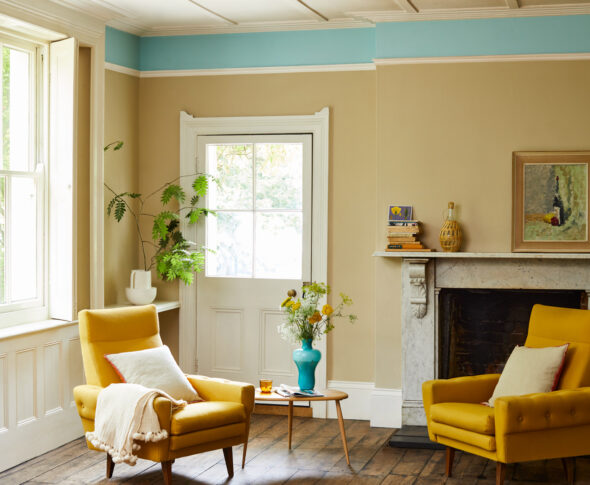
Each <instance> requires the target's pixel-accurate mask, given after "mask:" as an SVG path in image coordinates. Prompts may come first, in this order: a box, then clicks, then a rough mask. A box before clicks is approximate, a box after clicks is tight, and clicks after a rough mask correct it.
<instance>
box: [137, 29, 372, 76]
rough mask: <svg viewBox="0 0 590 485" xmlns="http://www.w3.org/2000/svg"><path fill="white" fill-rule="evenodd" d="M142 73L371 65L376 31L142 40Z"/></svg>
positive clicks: (150, 38) (290, 32)
mask: <svg viewBox="0 0 590 485" xmlns="http://www.w3.org/2000/svg"><path fill="white" fill-rule="evenodd" d="M140 46H141V48H140V62H139V65H140V69H141V70H142V71H152V70H153V71H155V70H165V69H219V68H231V67H267V66H302V65H321V64H355V63H364V62H371V61H372V59H373V56H374V53H375V29H373V28H362V29H331V30H298V31H283V32H255V33H244V34H212V35H187V36H171V37H142V38H141V40H140Z"/></svg>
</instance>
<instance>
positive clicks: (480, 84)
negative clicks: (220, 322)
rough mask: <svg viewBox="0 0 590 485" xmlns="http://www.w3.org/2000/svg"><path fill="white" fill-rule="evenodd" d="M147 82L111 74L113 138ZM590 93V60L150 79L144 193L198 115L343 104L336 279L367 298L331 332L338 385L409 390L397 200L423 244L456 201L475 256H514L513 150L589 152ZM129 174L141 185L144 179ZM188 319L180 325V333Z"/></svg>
mask: <svg viewBox="0 0 590 485" xmlns="http://www.w3.org/2000/svg"><path fill="white" fill-rule="evenodd" d="M136 83H137V80H134V79H132V78H129V77H126V76H123V75H120V74H115V73H110V72H107V118H106V119H107V124H106V126H105V129H106V131H107V135H108V134H109V133H112V136H113V137H116V138H122V137H125V136H127V135H123V134H122V133H121V131H122V129H119V130H118V131H115V132H114V133H113V132H112V131H110V130H112V128H113V127H112V126H110V124H111V123H122V120H121V116H120V113H121V112H123V113H124V116H123V119H124V120H126V121H125V123H126V125H124V126H127V129H128V130H129V132H130V133H132V132H133V129H132V127H133V126H135V125H134V123H136V121H135V119H134V118H133V116H132V104H133V103H134V102H135V101H133V100H135V99H136V98H135V96H136V92H137V91H136V90H137V84H136ZM588 86H590V63H589V62H585V61H577V62H563V61H560V62H522V63H485V64H484V63H474V64H438V65H405V66H389V67H380V68H378V69H377V72H343V73H310V74H288V75H287V74H285V75H283V74H281V75H256V76H219V77H186V78H146V79H142V80H140V81H139V93H140V94H139V103H138V109H139V141H140V147H139V160H141V163H140V164H139V171H138V181H139V185H138V188H139V189H140V191H145V190H147V189H151V188H154V186H157V184H159V183H162V182H163V181H166V180H171V179H173V178H174V177H175V176H176V175H177V174H178V145H179V134H178V124H179V122H178V113H179V111H180V110H186V111H188V112H190V113H191V114H193V115H196V116H241V115H283V114H309V113H314V112H316V111H318V110H319V109H321V108H323V107H324V106H329V107H330V110H331V126H330V133H331V138H330V145H331V153H330V188H329V190H330V194H329V196H330V197H329V201H330V214H329V225H330V227H329V251H330V256H329V282H330V283H331V284H332V286H333V287H334V289H335V290H337V291H341V290H342V291H345V292H347V293H349V294H350V295H351V296H352V297H353V299H354V300H355V306H354V310H355V312H356V313H358V315H359V321H358V323H357V324H355V325H354V326H353V327H349V326H347V325H345V324H343V325H341V326H340V327H339V328H337V329H336V331H335V332H334V333H333V334H331V335H330V338H329V340H328V344H329V347H328V349H329V359H328V377H329V379H333V380H348V381H375V383H376V385H377V387H389V388H400V387H401V320H400V291H401V284H400V264H399V261H396V260H385V259H384V258H373V257H372V256H371V254H372V252H373V251H374V250H375V249H382V248H383V247H384V245H385V234H384V233H385V218H386V210H387V206H388V205H389V204H390V203H407V204H410V205H412V206H414V210H415V215H416V217H417V218H418V219H420V220H421V221H423V223H424V237H423V240H424V241H425V243H426V244H427V245H428V246H429V247H433V248H437V249H438V247H439V246H438V242H437V241H438V231H439V229H440V226H441V224H442V214H443V209H444V208H445V207H446V204H447V202H448V201H450V200H454V201H455V203H456V206H457V207H458V215H459V219H460V221H461V223H462V225H463V228H464V234H465V244H464V247H463V249H464V250H467V251H510V226H511V153H512V151H514V150H583V149H589V148H590V147H589V144H590V141H589V138H588V127H589V126H590V90H589V89H588ZM114 100H117V101H116V102H114ZM112 103H114V104H112ZM109 107H110V108H109ZM115 108H116V109H115ZM125 133H127V132H125ZM129 138H130V139H133V136H129ZM106 139H107V140H108V139H109V137H108V136H107V137H106ZM108 163H109V162H107V167H108ZM107 173H108V172H107ZM126 176H128V177H130V178H129V180H132V179H133V175H132V172H130V173H127V175H126ZM106 237H107V236H106V234H105V238H106ZM111 238H112V236H111ZM120 247H124V248H126V249H125V253H124V254H125V256H124V255H123V253H121V255H120V256H119V255H118V254H117V255H111V256H110V257H111V258H115V257H116V258H117V260H118V264H122V262H123V261H126V260H128V259H129V258H132V257H133V256H132V254H133V248H130V247H129V246H125V245H124V244H123V242H121V241H117V240H115V239H112V240H106V252H107V254H106V256H107V258H109V252H112V251H115V252H117V253H118V251H119V250H118V249H117V248H120ZM135 254H136V253H135ZM126 277H127V269H125V271H119V267H118V266H117V265H116V264H114V263H113V262H112V259H111V266H110V267H108V268H106V278H107V281H110V282H111V283H113V284H116V285H119V287H121V288H122V287H124V286H125V284H126ZM117 278H118V279H119V281H116V280H117ZM121 278H123V279H122V283H121V280H120V279H121ZM158 284H159V286H160V290H159V291H160V294H159V295H160V296H159V297H160V298H169V299H175V298H176V295H177V287H176V285H162V284H160V283H158ZM107 287H108V283H107ZM107 293H108V288H107ZM175 318H176V317H174V318H169V319H168V321H167V323H166V325H169V326H170V329H168V330H167V332H169V333H170V335H172V336H173V335H176V332H177V328H175V326H174V325H175V322H172V321H170V320H174V319H175Z"/></svg>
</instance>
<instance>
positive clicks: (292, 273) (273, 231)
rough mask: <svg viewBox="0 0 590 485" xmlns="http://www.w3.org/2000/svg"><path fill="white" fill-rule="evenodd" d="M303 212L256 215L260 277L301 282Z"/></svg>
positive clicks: (258, 271)
mask: <svg viewBox="0 0 590 485" xmlns="http://www.w3.org/2000/svg"><path fill="white" fill-rule="evenodd" d="M302 228H303V218H302V214H301V212H270V213H269V212H266V213H265V212H258V213H256V261H255V263H254V273H255V277H256V278H285V279H291V278H292V279H301V250H302Z"/></svg>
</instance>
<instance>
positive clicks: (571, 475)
mask: <svg viewBox="0 0 590 485" xmlns="http://www.w3.org/2000/svg"><path fill="white" fill-rule="evenodd" d="M561 463H562V465H563V471H564V472H565V479H566V480H567V483H569V484H570V485H573V483H574V480H575V479H576V478H575V476H576V461H575V458H562V459H561Z"/></svg>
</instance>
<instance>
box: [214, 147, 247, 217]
mask: <svg viewBox="0 0 590 485" xmlns="http://www.w3.org/2000/svg"><path fill="white" fill-rule="evenodd" d="M252 152H253V150H252V145H251V144H223V145H207V172H208V173H209V174H211V175H213V176H214V177H216V178H217V179H218V180H219V185H217V184H210V189H209V194H208V198H209V208H210V209H234V210H235V209H252V190H253V183H252V163H253V162H252Z"/></svg>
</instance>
